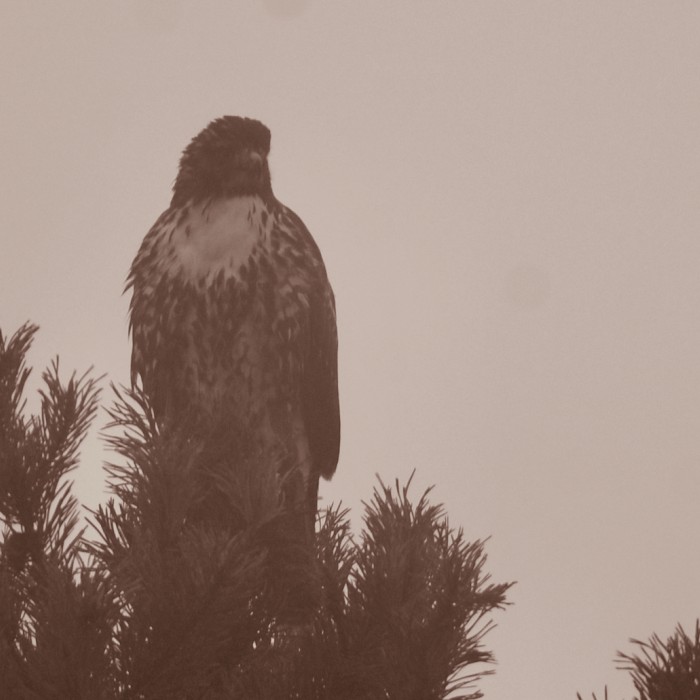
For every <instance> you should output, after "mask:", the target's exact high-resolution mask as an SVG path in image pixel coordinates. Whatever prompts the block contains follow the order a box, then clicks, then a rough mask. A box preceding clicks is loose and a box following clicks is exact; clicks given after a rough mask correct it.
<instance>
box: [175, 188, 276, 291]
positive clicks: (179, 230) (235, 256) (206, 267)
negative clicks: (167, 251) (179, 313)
mask: <svg viewBox="0 0 700 700" xmlns="http://www.w3.org/2000/svg"><path fill="white" fill-rule="evenodd" d="M265 209H266V207H265V204H264V203H263V201H262V200H261V199H260V198H259V197H256V196H250V197H234V198H231V199H218V200H214V201H207V202H205V203H203V204H197V205H196V206H190V209H189V212H188V214H187V216H186V217H185V218H184V219H183V220H182V221H179V222H177V223H175V224H174V230H172V236H170V231H167V234H166V235H167V238H169V242H166V243H165V245H166V246H167V247H170V248H171V250H172V255H171V256H167V257H168V258H170V260H171V262H170V263H169V264H168V268H169V271H170V272H171V273H173V274H181V275H183V276H184V277H185V278H187V279H189V280H190V281H192V282H200V281H202V280H206V279H207V278H212V279H213V278H214V277H216V276H217V275H218V274H219V273H220V272H221V271H222V270H223V273H224V277H225V278H226V279H228V278H230V277H234V276H237V275H238V272H239V270H240V268H241V267H242V266H243V265H244V264H245V263H246V262H247V261H248V259H249V257H250V254H251V253H252V251H253V248H254V247H255V244H256V243H258V242H261V243H262V242H264V239H265V238H266V237H267V236H268V235H269V233H270V229H271V226H272V215H270V216H268V217H267V219H266V222H265V224H263V220H262V217H261V212H263V211H265ZM167 238H166V239H165V240H166V241H167Z"/></svg>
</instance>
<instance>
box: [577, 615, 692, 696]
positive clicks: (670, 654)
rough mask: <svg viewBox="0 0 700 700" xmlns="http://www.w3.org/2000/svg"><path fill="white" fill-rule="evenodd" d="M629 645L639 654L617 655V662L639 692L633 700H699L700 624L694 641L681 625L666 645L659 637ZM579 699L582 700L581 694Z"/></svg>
mask: <svg viewBox="0 0 700 700" xmlns="http://www.w3.org/2000/svg"><path fill="white" fill-rule="evenodd" d="M630 642H631V643H632V644H634V645H635V646H636V647H637V651H636V653H623V652H618V653H617V657H616V661H617V667H618V669H619V670H621V671H627V672H628V673H629V674H630V676H631V678H632V683H633V684H634V689H635V690H636V691H637V695H636V696H635V697H634V699H633V700H700V620H696V622H695V631H694V633H693V636H692V637H691V636H690V635H688V633H687V632H686V631H685V630H684V629H683V627H682V626H681V625H678V626H677V627H676V629H675V631H674V633H673V635H671V637H669V638H668V639H667V640H666V641H665V642H664V641H663V640H662V639H661V638H660V637H659V635H658V634H652V636H651V637H650V638H649V640H648V641H641V640H639V639H630ZM577 697H578V699H579V700H583V699H582V697H581V694H580V693H579V694H578V695H577ZM593 700H596V696H595V695H593ZM605 700H608V692H607V689H606V690H605Z"/></svg>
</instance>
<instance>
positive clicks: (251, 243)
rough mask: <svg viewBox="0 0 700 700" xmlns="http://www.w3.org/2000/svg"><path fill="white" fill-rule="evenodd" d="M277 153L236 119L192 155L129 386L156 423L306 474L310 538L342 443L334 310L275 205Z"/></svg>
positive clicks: (164, 222) (301, 234) (142, 295)
mask: <svg viewBox="0 0 700 700" xmlns="http://www.w3.org/2000/svg"><path fill="white" fill-rule="evenodd" d="M269 151H270V131H269V129H268V128H267V127H266V126H265V125H263V124H262V123H260V122H259V121H256V120H254V119H248V118H243V117H234V116H225V117H221V118H219V119H216V120H214V121H212V122H211V123H210V124H209V125H208V126H207V127H206V128H205V129H204V130H203V131H201V132H200V133H199V134H198V135H197V136H195V137H194V139H192V141H191V142H190V144H189V145H188V146H187V147H186V148H185V150H184V151H183V153H182V157H181V159H180V164H179V170H178V174H177V178H176V180H175V184H174V186H173V196H172V200H171V202H170V206H169V208H168V209H167V210H166V211H165V212H164V213H163V214H162V215H161V216H160V218H159V219H158V220H157V221H156V223H155V224H154V226H153V227H152V228H151V230H150V231H149V232H148V233H147V234H146V237H145V238H144V240H143V243H142V244H141V247H140V249H139V251H138V254H137V255H136V258H135V259H134V261H133V264H132V266H131V270H130V273H129V276H128V280H127V290H128V289H131V290H132V291H133V296H132V299H131V306H130V324H129V327H130V332H131V335H132V341H133V351H132V356H131V376H132V384H134V385H136V384H137V383H138V381H139V380H140V382H141V386H142V389H143V392H144V393H145V394H146V396H147V397H148V398H149V399H150V402H151V404H152V407H153V410H154V413H155V416H156V419H157V420H159V421H163V422H167V421H170V420H173V421H176V420H181V421H184V422H185V423H187V422H188V421H190V419H192V418H193V417H197V418H198V419H201V417H202V416H205V419H206V420H207V421H211V422H212V423H213V424H214V425H213V426H212V427H213V430H212V431H210V433H211V434H214V433H215V432H216V430H215V429H220V430H229V429H230V430H231V431H232V432H236V433H238V434H240V435H242V436H244V437H245V438H246V440H252V441H253V442H254V443H255V444H256V445H257V446H258V447H259V448H261V449H262V453H263V454H267V455H273V454H274V455H276V456H277V458H278V459H279V463H280V464H281V465H282V467H281V471H283V472H286V473H288V472H294V473H298V474H299V475H300V476H301V484H303V486H302V489H301V490H302V493H301V494H300V493H299V489H297V490H296V491H295V495H294V496H293V499H294V500H295V501H296V504H297V505H300V503H301V502H302V501H303V502H304V504H305V507H306V509H307V512H308V513H310V514H311V520H310V527H311V533H313V518H315V513H316V507H317V494H318V481H319V476H323V477H325V478H326V479H329V478H330V477H331V476H332V475H333V473H334V471H335V468H336V465H337V462H338V450H339V441H340V418H339V407H338V376H337V348H338V341H337V332H336V316H335V301H334V296H333V291H332V289H331V286H330V284H329V282H328V277H327V275H326V270H325V267H324V264H323V259H322V258H321V254H320V252H319V249H318V247H317V245H316V243H315V242H314V239H313V238H312V237H311V234H310V233H309V231H308V230H307V228H306V226H305V225H304V223H303V222H302V220H301V219H300V218H299V217H298V216H297V215H296V214H295V213H294V212H293V211H292V210H291V209H289V208H288V207H286V206H285V205H284V204H282V203H281V202H279V201H278V200H277V199H276V198H275V196H274V194H273V192H272V185H271V181H270V170H269V167H268V161H267V158H268V154H269ZM308 526H309V521H308V520H307V528H308Z"/></svg>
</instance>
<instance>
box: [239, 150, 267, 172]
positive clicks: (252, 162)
mask: <svg viewBox="0 0 700 700" xmlns="http://www.w3.org/2000/svg"><path fill="white" fill-rule="evenodd" d="M264 160H265V159H264V157H263V155H262V154H261V153H258V152H257V151H252V150H251V151H246V153H245V158H244V163H245V167H246V168H248V169H249V170H255V171H256V172H257V171H260V170H262V165H263V161H264Z"/></svg>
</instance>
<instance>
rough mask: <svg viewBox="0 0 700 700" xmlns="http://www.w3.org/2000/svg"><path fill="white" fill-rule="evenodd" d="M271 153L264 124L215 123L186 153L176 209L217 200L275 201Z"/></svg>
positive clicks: (240, 119)
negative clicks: (250, 198) (253, 198)
mask: <svg viewBox="0 0 700 700" xmlns="http://www.w3.org/2000/svg"><path fill="white" fill-rule="evenodd" d="M269 152H270V130H269V129H268V128H267V127H266V126H265V125H264V124H262V123H260V122H259V121H257V120H255V119H248V118H247V117H228V116H227V117H220V118H219V119H215V120H214V121H213V122H211V123H210V124H209V125H208V126H207V127H206V128H205V129H203V130H202V131H201V132H200V133H199V134H197V136H195V137H194V138H193V139H192V141H191V142H190V144H189V146H187V148H185V150H184V151H183V153H182V158H180V169H179V171H178V174H177V178H176V180H175V185H174V186H173V199H172V203H171V204H172V206H181V205H183V204H185V203H186V202H187V201H188V200H195V201H197V200H203V199H209V198H216V197H236V196H245V195H260V196H261V197H263V198H268V197H271V196H272V185H271V183H270V169H269V167H268V165H267V155H268V153H269Z"/></svg>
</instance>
